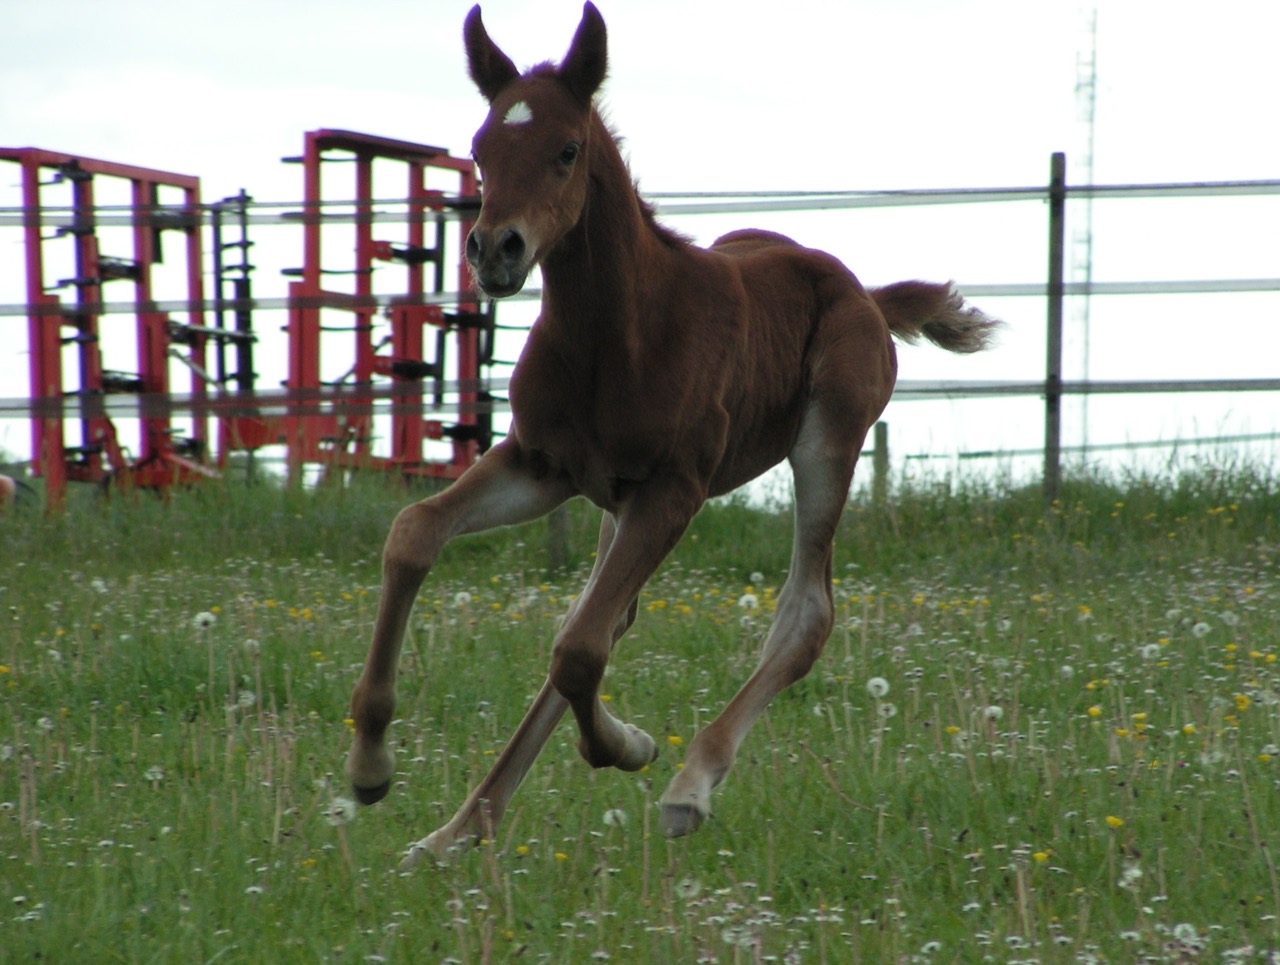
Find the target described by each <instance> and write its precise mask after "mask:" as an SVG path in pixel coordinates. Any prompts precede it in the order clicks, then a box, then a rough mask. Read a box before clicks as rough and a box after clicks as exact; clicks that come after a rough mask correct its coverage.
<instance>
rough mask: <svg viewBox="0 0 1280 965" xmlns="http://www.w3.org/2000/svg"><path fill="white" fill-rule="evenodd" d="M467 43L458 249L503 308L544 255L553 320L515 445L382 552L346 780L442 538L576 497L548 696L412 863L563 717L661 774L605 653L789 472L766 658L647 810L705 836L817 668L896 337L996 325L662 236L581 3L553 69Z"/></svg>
mask: <svg viewBox="0 0 1280 965" xmlns="http://www.w3.org/2000/svg"><path fill="white" fill-rule="evenodd" d="M465 40H466V50H467V56H468V59H469V64H470V73H471V77H472V79H473V80H474V81H475V83H476V85H477V86H478V87H479V88H480V92H481V93H482V94H483V95H484V97H485V98H486V99H487V100H488V102H489V114H488V117H487V118H486V119H485V122H484V124H483V125H482V126H481V127H480V130H479V131H478V132H477V133H476V135H475V140H474V144H473V148H474V155H475V159H476V163H477V164H478V165H479V167H480V170H481V173H482V176H483V206H482V208H481V210H480V214H479V216H478V220H477V221H476V224H475V228H474V230H473V231H472V232H471V235H470V237H469V238H468V240H467V259H468V261H469V262H470V263H471V266H472V268H473V270H474V273H475V278H476V283H477V285H478V286H479V287H480V288H481V289H483V291H484V292H486V293H487V294H488V295H490V296H493V297H503V296H507V295H513V294H515V293H516V292H518V291H520V289H521V287H522V286H523V285H524V282H525V279H526V277H527V276H528V273H529V271H530V269H532V268H533V266H534V265H540V266H541V268H542V277H543V291H542V310H541V314H540V316H539V317H538V319H537V321H536V322H535V323H534V324H533V327H532V329H531V330H530V332H529V338H528V342H527V344H526V345H525V348H524V351H523V353H522V354H521V356H520V361H519V363H518V364H517V366H516V369H515V372H514V374H513V376H512V379H511V410H512V413H513V418H512V424H511V430H510V433H509V435H508V436H507V437H506V438H505V439H504V440H503V441H502V442H500V443H498V444H497V445H495V446H494V447H493V448H492V449H490V450H489V451H488V452H487V453H486V454H485V455H484V457H483V458H481V459H480V460H479V462H477V463H476V465H475V466H473V467H472V468H471V469H470V470H469V471H468V472H467V473H465V474H464V475H463V476H462V477H461V478H460V479H459V480H458V481H457V482H455V483H454V484H453V485H452V486H451V487H449V488H448V489H447V490H445V491H444V492H442V493H440V494H439V495H436V496H433V497H431V498H429V499H424V500H422V501H421V502H418V503H415V504H414V505H412V506H409V507H407V508H406V509H405V510H404V511H403V512H401V513H400V515H399V516H398V517H397V518H396V521H395V523H394V525H393V526H392V528H391V532H390V534H389V536H388V537H387V543H386V548H385V550H384V554H383V586H382V598H381V603H380V606H379V609H378V615H377V620H376V623H375V625H374V630H373V642H372V645H371V647H370V649H369V655H368V659H367V662H366V664H365V668H364V672H363V674H362V675H361V677H360V680H359V682H358V683H357V684H356V686H355V691H354V693H353V694H352V698H351V715H352V717H353V719H354V721H355V742H354V745H353V746H352V748H351V751H350V753H349V755H348V757H347V762H346V773H347V776H348V778H349V779H350V781H351V784H352V786H353V788H354V790H355V793H356V795H357V797H358V798H359V799H360V800H361V801H362V802H364V803H366V804H369V803H373V802H375V801H378V800H380V799H381V798H382V797H383V796H384V795H385V794H386V793H387V791H388V789H389V787H390V784H391V777H392V773H393V770H394V766H395V761H394V754H393V752H392V750H391V749H390V748H389V747H388V746H387V728H388V726H389V725H390V723H391V719H392V714H393V710H394V707H395V673H396V664H397V660H398V658H399V654H400V646H401V640H402V637H403V635H404V632H405V626H406V624H407V622H408V620H409V614H410V610H411V608H412V605H413V601H414V597H415V596H416V594H417V592H418V589H419V587H420V586H421V584H422V581H423V579H424V578H425V577H426V575H427V573H428V571H429V570H430V569H431V566H432V564H433V563H434V562H435V560H436V557H437V555H438V554H439V552H440V549H441V547H443V546H444V544H445V543H446V542H447V541H448V540H449V539H450V538H452V537H454V536H458V535H461V534H463V533H473V532H476V531H479V530H484V529H489V528H491V527H495V526H502V525H508V524H513V523H521V522H525V521H527V520H531V519H535V518H537V517H539V516H542V515H544V514H545V513H547V512H549V511H550V510H552V509H553V508H555V507H556V506H558V505H560V504H561V503H563V502H564V501H565V500H567V499H569V498H570V497H572V496H575V495H584V496H586V497H587V498H588V499H590V500H591V501H592V502H593V503H595V504H596V505H597V506H599V507H600V508H601V509H602V510H603V511H604V515H603V522H602V524H601V527H600V537H599V545H598V552H597V554H596V558H595V565H594V567H593V568H592V570H591V573H590V575H589V576H588V578H587V582H586V586H585V588H584V589H583V591H582V593H581V594H580V595H579V596H578V597H577V599H576V600H575V601H574V603H573V605H572V606H571V607H570V609H569V612H568V614H567V616H566V617H565V620H564V623H563V625H562V626H561V629H560V631H559V632H558V633H557V634H556V637H555V642H554V644H553V646H552V651H551V667H550V672H549V674H548V676H547V679H546V682H545V684H544V685H543V687H542V690H541V691H540V692H539V693H538V695H537V697H536V698H535V699H534V701H533V704H532V706H531V707H530V708H529V710H528V712H527V713H526V715H525V717H524V720H523V721H521V723H520V726H519V728H518V729H517V730H516V732H515V734H514V735H513V736H512V738H511V740H510V742H509V743H508V744H507V746H506V748H505V749H504V750H503V752H502V754H501V755H500V756H499V757H498V759H497V762H496V763H495V764H494V766H493V768H492V769H491V770H490V772H489V774H488V775H487V776H486V777H485V778H484V779H483V780H482V781H481V782H480V784H479V785H478V786H477V787H476V788H475V789H474V790H473V791H472V793H471V795H470V796H469V797H468V798H467V800H466V802H465V803H464V804H463V805H462V807H461V808H460V809H459V811H458V812H457V814H455V815H454V817H453V818H452V819H451V820H450V821H449V822H448V823H447V824H445V825H444V826H443V827H441V828H440V829H438V830H437V831H435V832H434V833H432V834H431V835H429V836H427V837H426V838H424V839H422V840H421V841H420V842H418V843H417V844H416V845H414V846H413V848H412V849H411V850H410V852H409V854H408V856H407V857H406V859H405V866H412V865H413V864H415V863H416V862H417V861H418V860H419V859H420V858H421V857H423V856H424V855H427V854H431V855H434V856H436V857H443V856H444V855H445V854H446V853H447V852H448V851H449V850H451V849H453V848H455V847H465V846H467V845H468V844H469V843H471V842H472V841H474V840H475V839H476V838H477V837H479V836H480V835H482V834H485V835H488V834H492V833H493V832H492V829H493V828H494V827H495V826H496V825H497V824H498V822H499V820H500V819H501V817H502V814H503V812H504V810H505V809H506V807H507V805H508V803H509V802H510V800H511V797H512V795H513V794H514V793H515V790H516V788H517V787H518V786H519V784H520V782H521V780H522V779H523V778H524V776H525V774H526V773H527V772H528V770H529V767H530V766H531V765H532V763H533V761H534V758H535V757H536V756H537V755H538V752H539V751H540V750H541V748H542V746H543V744H544V743H545V742H546V741H547V739H548V737H549V736H550V735H551V733H552V731H553V730H554V729H555V727H556V725H557V724H558V722H559V721H560V718H561V717H562V716H563V714H564V712H565V711H566V710H572V711H573V716H574V718H575V720H576V721H577V725H578V733H579V735H580V739H579V743H578V749H579V752H580V753H581V755H582V756H583V758H585V759H586V761H587V763H589V764H590V765H591V766H592V767H610V766H612V767H618V768H621V769H623V770H627V771H635V770H639V769H640V768H643V767H645V766H646V765H647V764H649V763H650V762H651V761H653V760H654V759H655V757H656V756H657V746H656V745H655V743H654V741H653V739H652V738H651V737H650V736H649V735H648V734H646V733H644V731H642V730H640V729H639V728H637V727H635V726H634V725H632V724H628V723H624V722H623V721H620V720H618V719H617V718H616V717H614V716H613V715H612V714H611V713H610V712H609V710H608V708H607V707H606V705H605V704H604V703H603V702H602V701H601V699H600V696H599V685H600V679H601V675H602V674H603V672H604V668H605V663H606V662H607V661H608V659H609V654H610V651H611V649H612V648H613V645H614V644H615V643H616V642H617V640H618V638H619V637H620V636H622V634H623V633H624V632H625V631H626V629H627V628H628V627H629V626H630V625H631V622H632V620H634V618H635V615H636V600H637V597H638V596H639V594H640V591H641V589H642V587H643V586H644V584H645V581H646V580H648V579H649V577H650V575H652V573H653V572H654V570H655V569H656V568H657V567H658V565H659V564H660V563H661V562H662V560H663V558H664V557H665V556H666V555H667V554H668V553H669V552H670V551H671V549H672V547H674V546H675V545H676V543H677V542H678V541H679V540H680V538H681V536H682V535H683V533H684V531H685V528H686V527H687V526H688V525H689V521H690V520H691V519H692V518H693V516H694V514H695V513H697V512H698V510H699V508H700V507H701V506H702V504H703V503H704V502H705V501H706V500H707V499H708V498H709V497H711V496H716V495H720V494H723V493H727V492H730V491H731V490H733V489H736V488H737V487H739V486H741V485H742V484H743V483H745V482H747V481H749V480H751V479H754V478H755V477H756V476H758V475H760V474H761V473H762V472H764V471H765V470H767V469H769V468H770V467H771V466H774V465H776V464H777V463H779V462H781V461H782V460H783V459H786V460H787V461H788V462H789V463H790V465H791V469H792V472H793V473H794V476H795V535H794V542H793V548H792V559H791V569H790V571H789V572H788V574H787V578H786V582H785V585H784V586H783V588H782V590H781V592H780V594H779V597H778V605H777V611H776V614H775V616H774V619H773V623H772V626H771V627H770V629H769V632H768V635H767V637H766V639H765V641H764V645H763V650H762V652H761V656H760V661H759V664H758V666H757V667H756V669H755V672H754V673H753V674H752V675H751V677H750V679H748V680H747V681H746V683H745V684H744V685H743V686H742V688H741V689H740V690H739V691H738V692H737V694H736V695H735V696H734V697H733V699H732V700H730V701H729V703H728V705H727V706H726V707H725V709H724V711H723V712H722V713H721V714H720V716H719V717H717V718H716V719H715V720H714V721H712V722H711V723H710V724H709V725H708V726H707V727H706V728H705V729H704V730H702V731H701V732H700V733H698V734H697V735H696V736H695V737H694V738H693V740H692V741H691V743H690V744H689V747H688V753H687V756H686V759H685V766H684V768H683V769H682V770H680V771H679V772H678V773H677V774H676V776H675V778H674V780H672V782H671V784H670V786H669V787H668V788H667V790H666V792H665V793H664V794H663V796H662V799H661V826H662V829H663V831H664V832H665V833H666V834H667V835H670V836H676V835H682V834H686V833H688V832H690V831H693V830H694V829H695V828H697V827H698V825H699V824H701V823H702V821H703V820H704V819H705V818H706V817H707V816H708V815H709V814H710V809H711V792H712V790H713V789H714V788H715V787H716V785H717V784H719V783H720V782H721V781H722V780H723V779H724V777H725V774H726V773H727V772H728V771H729V768H730V766H731V765H732V763H733V760H734V755H735V754H736V753H737V750H738V747H739V745H740V744H741V743H742V741H743V738H744V737H745V736H746V734H747V731H748V729H749V728H750V727H751V725H752V723H753V722H754V721H755V720H756V718H758V717H759V716H760V714H761V713H762V712H763V711H764V709H765V707H766V706H767V705H768V704H769V701H770V700H771V699H772V698H773V697H774V696H776V695H777V694H778V693H779V692H781V691H782V690H783V689H784V688H786V687H787V686H789V685H790V684H792V683H794V682H795V681H797V680H799V679H800V678H801V677H803V676H804V675H805V674H806V673H808V672H809V669H810V668H811V667H812V666H813V663H814V661H815V659H816V658H817V657H818V655H819V654H820V653H821V652H822V649H823V646H824V644H825V643H826V640H827V637H828V635H829V634H830V632H831V627H832V620H833V613H834V608H833V602H832V591H831V552H832V538H833V535H834V533H835V530H836V526H837V523H838V522H839V519H840V514H841V511H842V510H843V508H844V505H845V501H846V499H847V496H848V491H849V485H850V482H851V480H852V477H853V470H854V466H855V464H856V463H857V461H858V454H859V452H860V451H861V449H862V445H863V440H864V438H865V437H866V434H867V430H868V429H869V428H870V427H871V425H872V424H873V423H874V422H875V421H876V419H877V418H878V417H879V415H880V413H881V411H882V410H883V409H884V407H885V405H886V403H888V401H889V397H890V395H892V393H893V387H894V381H895V378H896V375H897V360H896V356H895V352H894V343H893V339H892V337H891V335H896V336H898V337H899V338H902V339H904V340H906V341H913V340H915V339H916V338H917V337H918V336H920V335H923V336H924V337H926V338H928V339H929V340H931V341H933V342H935V343H936V344H938V345H940V346H941V347H943V348H945V349H948V350H950V351H954V352H974V351H977V350H979V349H982V348H984V347H985V346H986V344H987V342H988V340H989V338H990V336H991V334H992V332H993V330H994V328H995V327H996V325H998V323H997V322H995V321H994V320H992V319H991V318H988V317H987V316H986V315H984V314H983V313H982V312H980V311H978V310H977V309H975V308H973V307H971V306H968V305H967V304H966V303H965V302H964V300H963V299H962V298H961V296H960V295H959V294H958V293H957V292H956V291H955V290H954V289H953V288H952V287H951V286H950V285H937V284H929V283H925V282H919V281H908V282H900V283H898V284H894V285H889V286H887V287H884V288H874V289H871V290H867V289H864V288H863V287H862V285H861V284H860V283H859V282H858V280H857V278H855V277H854V276H853V274H852V273H851V272H850V271H849V270H848V269H847V268H846V267H845V266H844V265H843V264H841V263H840V261H838V260H837V259H836V258H834V257H832V256H831V255H828V254H825V253H823V252H820V251H814V250H811V249H807V248H803V247H801V246H800V245H798V244H796V243H795V242H793V241H791V240H790V239H788V238H785V237H783V236H781V235H778V234H773V233H771V232H765V231H738V232H734V233H732V234H729V235H726V236H725V237H723V238H721V239H719V240H718V241H717V242H716V243H715V244H713V245H712V246H711V247H710V248H706V249H704V248H699V247H696V246H694V245H693V244H691V243H689V242H688V241H687V240H685V239H684V238H682V237H680V236H679V235H677V234H675V233H673V232H672V231H670V230H668V229H666V228H664V227H662V226H661V225H660V224H658V223H657V222H656V221H655V220H654V216H653V212H652V210H651V209H650V208H649V206H648V205H647V204H646V203H645V202H644V201H642V200H641V199H640V197H639V196H638V195H637V193H636V189H635V186H634V184H633V182H632V179H631V175H630V172H629V171H628V169H627V166H626V163H625V162H624V161H623V159H622V156H621V155H620V153H619V151H618V146H617V143H616V142H615V139H614V137H613V135H612V134H611V133H610V131H609V129H608V128H607V127H606V126H605V124H604V123H603V122H602V120H601V119H600V115H599V114H598V113H597V112H596V110H595V108H594V107H593V105H592V99H593V97H594V95H595V93H596V91H597V89H598V88H599V87H600V85H601V83H602V81H603V80H604V76H605V69H606V45H605V26H604V21H603V20H602V19H601V17H600V14H599V12H598V11H597V10H596V8H595V7H594V6H592V5H591V4H590V3H588V4H587V5H586V7H585V9H584V11H583V17H582V22H581V23H580V25H579V26H578V29H577V33H576V34H575V35H574V38H573V42H572V45H571V46H570V48H569V52H568V54H567V55H566V57H565V59H564V62H563V63H562V64H561V65H559V66H555V65H552V64H543V65H541V66H538V67H535V68H533V69H532V70H530V71H528V72H527V73H524V74H521V73H520V72H519V71H518V70H517V69H516V67H515V65H514V63H512V61H511V59H510V58H509V57H507V55H506V54H504V53H503V52H502V51H501V50H499V49H498V47H497V46H496V45H495V44H494V43H493V41H492V40H490V38H489V35H488V33H487V32H486V30H485V28H484V25H483V24H482V22H481V19H480V9H479V7H476V8H475V9H473V10H472V11H471V13H470V15H469V16H468V17H467V20H466V27H465Z"/></svg>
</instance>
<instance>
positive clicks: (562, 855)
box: [556, 851, 569, 861]
mask: <svg viewBox="0 0 1280 965" xmlns="http://www.w3.org/2000/svg"><path fill="white" fill-rule="evenodd" d="M556 860H557V861H568V860H569V856H568V855H567V854H565V853H564V852H563V851H557V852H556Z"/></svg>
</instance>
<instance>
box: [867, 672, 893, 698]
mask: <svg viewBox="0 0 1280 965" xmlns="http://www.w3.org/2000/svg"><path fill="white" fill-rule="evenodd" d="M867 693H869V694H870V695H871V696H872V697H874V698H875V699H876V700H879V699H880V698H881V697H886V696H888V694H889V681H887V680H885V679H884V678H883V677H872V678H871V679H870V680H868V681H867Z"/></svg>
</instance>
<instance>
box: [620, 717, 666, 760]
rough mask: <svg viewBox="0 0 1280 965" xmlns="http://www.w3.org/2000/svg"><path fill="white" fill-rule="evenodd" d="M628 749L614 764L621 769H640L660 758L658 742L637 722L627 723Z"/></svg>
mask: <svg viewBox="0 0 1280 965" xmlns="http://www.w3.org/2000/svg"><path fill="white" fill-rule="evenodd" d="M626 726H627V731H628V734H627V738H628V739H627V749H626V751H624V752H623V755H622V756H621V757H620V758H618V762H617V764H615V765H614V766H615V767H616V768H618V770H620V771H639V770H643V769H644V768H646V767H648V766H649V765H650V764H652V763H653V762H654V761H656V760H657V759H658V744H657V742H656V741H655V740H654V739H653V738H652V737H650V736H649V735H648V734H646V733H645V732H644V731H642V730H641V729H640V728H639V727H637V726H636V725H635V724H627V725H626Z"/></svg>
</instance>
